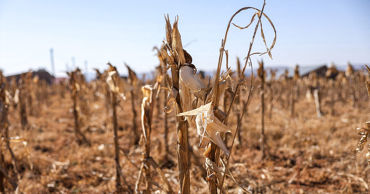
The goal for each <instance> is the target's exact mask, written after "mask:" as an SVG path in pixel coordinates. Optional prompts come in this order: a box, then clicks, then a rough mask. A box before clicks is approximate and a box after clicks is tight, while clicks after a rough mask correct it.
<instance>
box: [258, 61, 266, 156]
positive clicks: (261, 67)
mask: <svg viewBox="0 0 370 194" xmlns="http://www.w3.org/2000/svg"><path fill="white" fill-rule="evenodd" d="M257 73H258V77H259V79H260V81H261V93H260V97H261V137H260V143H261V152H262V158H264V157H265V151H266V150H265V144H266V137H265V77H266V71H265V69H264V63H263V61H261V62H259V68H258V72H257Z"/></svg>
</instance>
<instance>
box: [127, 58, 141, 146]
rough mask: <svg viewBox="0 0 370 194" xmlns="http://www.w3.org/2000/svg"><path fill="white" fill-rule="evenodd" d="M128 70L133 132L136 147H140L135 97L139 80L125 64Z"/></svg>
mask: <svg viewBox="0 0 370 194" xmlns="http://www.w3.org/2000/svg"><path fill="white" fill-rule="evenodd" d="M125 66H126V68H127V71H128V75H129V76H128V78H129V79H128V80H129V84H130V88H129V90H130V95H131V109H132V115H133V116H132V131H133V133H134V136H135V141H134V143H135V145H138V144H139V140H140V135H139V133H138V127H137V124H136V120H137V119H136V117H137V113H136V108H135V107H136V104H135V98H136V95H135V90H136V88H137V87H138V84H139V83H138V82H139V81H138V78H137V76H136V73H135V72H134V71H133V70H132V69H131V68H130V67H129V66H128V65H127V64H125Z"/></svg>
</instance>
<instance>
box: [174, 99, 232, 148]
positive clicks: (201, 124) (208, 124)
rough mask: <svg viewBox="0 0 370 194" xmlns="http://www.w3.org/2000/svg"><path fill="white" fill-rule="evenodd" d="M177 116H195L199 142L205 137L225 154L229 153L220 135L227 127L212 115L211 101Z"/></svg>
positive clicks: (227, 129) (227, 130)
mask: <svg viewBox="0 0 370 194" xmlns="http://www.w3.org/2000/svg"><path fill="white" fill-rule="evenodd" d="M177 116H196V119H195V121H196V126H197V133H198V135H199V136H200V137H201V143H202V140H203V138H207V139H209V140H211V141H212V142H213V143H215V144H216V145H217V146H218V147H219V148H220V149H221V150H222V151H224V153H225V154H226V155H229V154H230V152H229V150H227V148H226V145H225V144H224V142H223V141H222V138H221V136H220V135H221V133H226V132H230V130H229V127H228V126H226V125H225V124H223V123H222V122H221V121H220V120H219V119H218V118H217V117H215V116H214V114H213V108H212V103H208V104H206V105H202V106H200V107H199V108H196V109H194V110H191V111H187V112H183V113H180V114H178V115H177Z"/></svg>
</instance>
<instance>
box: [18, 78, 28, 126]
mask: <svg viewBox="0 0 370 194" xmlns="http://www.w3.org/2000/svg"><path fill="white" fill-rule="evenodd" d="M18 91H19V93H18V97H19V118H20V119H21V126H22V129H28V118H27V105H26V101H25V99H24V98H25V96H27V89H26V74H22V75H21V79H20V80H19V88H18Z"/></svg>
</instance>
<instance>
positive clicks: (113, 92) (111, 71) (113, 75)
mask: <svg viewBox="0 0 370 194" xmlns="http://www.w3.org/2000/svg"><path fill="white" fill-rule="evenodd" d="M108 65H109V68H108V70H107V74H108V75H107V78H106V83H107V86H108V88H109V97H110V98H111V99H110V102H111V110H112V125H113V141H114V161H115V164H116V192H118V193H121V192H123V191H124V190H123V187H122V184H121V179H122V180H123V181H124V183H125V184H126V186H127V191H129V192H131V193H132V189H131V188H130V187H129V185H128V184H127V182H126V179H125V178H124V177H123V176H122V172H121V165H120V156H119V150H120V149H119V139H118V138H119V137H118V121H117V105H118V103H119V100H120V99H122V100H125V99H126V98H125V96H124V94H123V92H122V91H120V88H119V81H120V80H119V79H120V78H119V74H118V71H117V69H116V67H114V66H113V65H111V64H110V63H108Z"/></svg>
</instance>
